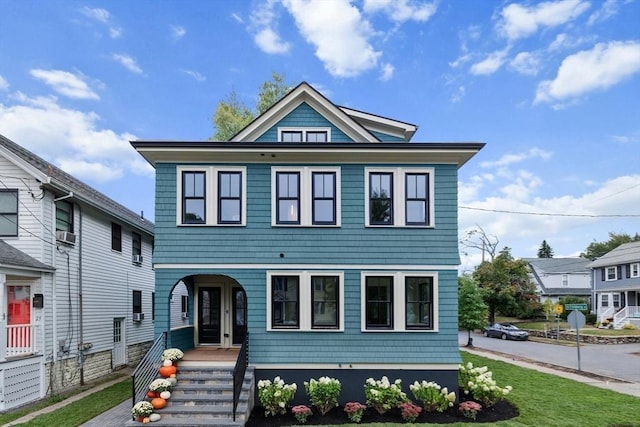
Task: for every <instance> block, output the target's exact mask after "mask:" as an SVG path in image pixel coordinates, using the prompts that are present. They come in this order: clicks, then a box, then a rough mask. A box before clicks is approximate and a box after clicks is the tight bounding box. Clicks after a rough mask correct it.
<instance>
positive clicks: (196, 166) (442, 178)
mask: <svg viewBox="0 0 640 427" xmlns="http://www.w3.org/2000/svg"><path fill="white" fill-rule="evenodd" d="M416 129H417V127H416V126H415V125H412V124H409V123H405V122H402V121H398V120H395V119H391V118H387V117H381V116H378V115H375V114H370V113H366V112H363V111H359V110H355V109H350V108H345V107H340V106H337V105H335V104H333V103H332V102H331V101H330V100H328V99H327V98H325V97H324V96H323V95H321V94H320V93H319V92H318V91H316V90H315V89H314V88H313V87H311V86H310V85H308V84H307V83H301V84H300V85H298V86H297V87H295V88H294V89H292V90H291V91H290V92H289V94H288V95H287V96H285V97H284V98H283V99H281V100H280V101H279V102H278V103H276V104H275V105H274V106H273V107H271V109H269V110H268V111H266V112H265V113H264V114H262V115H261V116H259V117H258V118H256V119H255V120H254V121H253V122H251V123H250V124H249V125H248V126H247V127H246V128H244V129H243V130H241V131H240V132H239V133H238V134H237V135H235V137H233V138H232V140H231V141H229V142H211V141H196V142H188V141H184V142H181V141H134V142H132V145H133V146H134V147H135V148H136V150H137V151H138V152H139V153H140V154H141V155H142V156H143V157H144V158H145V159H146V160H147V161H148V162H149V163H151V164H152V165H153V166H154V168H155V169H156V217H155V249H154V255H153V263H154V268H155V278H156V288H155V333H156V335H160V334H162V333H165V332H166V333H167V334H168V337H169V338H168V339H169V346H174V347H179V348H181V349H183V350H185V351H188V350H189V349H193V348H196V347H204V346H211V347H220V348H235V347H240V346H241V345H242V344H243V342H245V341H246V342H247V343H248V363H249V366H251V367H253V368H254V370H255V378H256V381H258V380H260V379H267V378H268V379H273V377H274V376H276V375H279V376H281V377H282V378H283V379H284V380H285V382H287V383H291V382H296V383H297V384H298V386H301V385H302V383H303V381H308V380H309V379H310V378H318V377H320V376H325V375H328V376H332V377H335V378H338V379H340V380H342V383H343V392H342V395H341V400H344V401H348V400H359V401H362V402H364V397H363V385H364V382H365V380H366V379H367V378H369V377H373V378H380V377H381V376H383V375H386V376H388V377H389V378H390V379H391V380H394V379H396V378H401V379H402V380H403V382H404V384H405V391H407V392H408V384H409V383H412V382H413V381H415V380H423V379H426V380H433V381H437V382H438V383H439V384H441V385H442V386H448V387H449V388H450V389H454V390H455V389H456V382H457V375H458V365H459V363H460V361H461V359H460V354H459V349H458V323H457V319H458V303H457V301H458V282H457V273H458V271H457V267H458V265H459V262H460V261H459V253H458V218H457V188H458V169H459V168H460V167H461V166H462V165H464V164H465V163H466V162H467V161H469V160H470V159H471V158H472V157H473V156H474V155H475V154H476V153H477V152H478V151H479V150H480V149H481V148H482V147H483V145H484V144H481V143H420V142H411V138H412V137H413V135H414V134H415V132H416ZM177 285H180V286H181V287H182V286H186V289H187V290H188V295H187V297H186V298H185V300H184V307H183V312H184V317H185V318H186V322H187V325H180V327H177V326H176V325H175V324H173V323H174V322H172V316H171V298H172V291H173V290H174V288H175V287H176V286H177ZM174 317H175V316H174ZM297 399H298V400H304V393H298V395H297Z"/></svg>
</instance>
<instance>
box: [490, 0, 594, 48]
mask: <svg viewBox="0 0 640 427" xmlns="http://www.w3.org/2000/svg"><path fill="white" fill-rule="evenodd" d="M588 8H589V3H588V2H586V1H582V0H558V1H549V2H543V3H536V4H535V5H534V6H531V7H526V6H522V5H521V4H517V3H511V4H509V5H508V6H506V7H505V8H504V9H502V11H501V12H500V15H501V20H500V21H499V22H498V25H497V27H498V31H499V32H500V33H501V34H502V35H503V36H505V37H507V38H508V39H510V40H515V39H519V38H522V37H526V36H529V35H531V34H533V33H535V32H536V31H538V30H539V29H540V28H544V27H557V26H559V25H562V24H565V23H567V22H570V21H572V20H574V19H575V18H577V17H578V16H580V15H581V14H582V13H584V12H585V11H586V10H587V9H588Z"/></svg>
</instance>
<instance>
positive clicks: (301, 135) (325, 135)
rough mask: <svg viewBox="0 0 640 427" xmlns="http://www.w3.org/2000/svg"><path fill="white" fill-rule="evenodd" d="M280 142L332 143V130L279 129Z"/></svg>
mask: <svg viewBox="0 0 640 427" xmlns="http://www.w3.org/2000/svg"><path fill="white" fill-rule="evenodd" d="M278 141H279V142H331V128H287V127H282V128H278Z"/></svg>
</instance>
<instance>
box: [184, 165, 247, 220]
mask: <svg viewBox="0 0 640 427" xmlns="http://www.w3.org/2000/svg"><path fill="white" fill-rule="evenodd" d="M177 176H178V185H177V188H178V192H177V194H178V197H177V204H176V205H177V215H176V217H177V218H176V222H177V223H178V224H179V225H231V226H233V225H244V224H245V217H246V169H245V168H244V167H218V166H205V167H198V166H181V167H178V173H177Z"/></svg>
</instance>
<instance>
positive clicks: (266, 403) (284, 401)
mask: <svg viewBox="0 0 640 427" xmlns="http://www.w3.org/2000/svg"><path fill="white" fill-rule="evenodd" d="M297 390H298V386H296V384H295V383H293V384H285V382H284V381H283V380H282V379H281V378H280V377H279V376H278V377H275V378H274V379H273V381H270V380H260V381H258V399H259V400H260V404H262V407H263V408H264V415H265V416H267V417H269V416H273V415H277V414H282V415H284V414H286V413H287V405H288V403H289V401H290V400H291V399H293V397H294V396H295V394H296V391H297Z"/></svg>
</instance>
